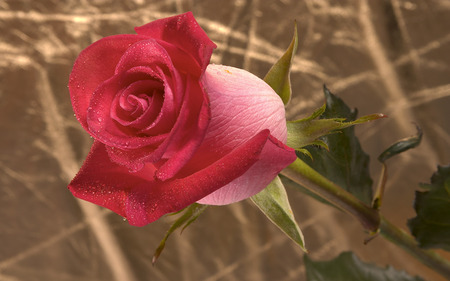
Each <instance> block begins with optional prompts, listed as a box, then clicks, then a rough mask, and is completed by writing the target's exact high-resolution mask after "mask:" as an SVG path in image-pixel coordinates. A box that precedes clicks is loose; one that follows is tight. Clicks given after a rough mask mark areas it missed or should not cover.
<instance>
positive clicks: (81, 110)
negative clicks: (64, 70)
mask: <svg viewBox="0 0 450 281" xmlns="http://www.w3.org/2000/svg"><path fill="white" fill-rule="evenodd" d="M145 39H148V38H147V37H145V36H141V35H134V34H124V35H114V36H109V37H105V38H102V39H100V40H99V41H97V42H95V43H93V44H92V45H90V46H89V47H87V48H86V49H84V50H83V51H82V52H81V53H80V54H79V55H78V58H77V59H76V61H75V63H74V66H73V69H72V72H71V74H70V78H69V90H70V98H71V100H72V106H73V110H74V112H75V115H76V117H77V119H78V121H79V122H80V123H81V125H82V126H83V128H84V129H85V130H86V131H88V128H87V121H86V114H87V109H88V107H89V102H90V100H91V96H92V93H93V92H94V91H95V89H97V87H98V85H99V84H101V83H103V82H104V81H105V80H108V79H109V78H111V77H112V76H113V75H114V70H115V68H116V65H117V63H118V62H119V60H120V58H121V57H122V55H123V53H124V52H125V50H126V49H128V47H129V46H130V45H132V44H133V43H136V42H137V41H140V40H145ZM105 50H107V51H105Z"/></svg>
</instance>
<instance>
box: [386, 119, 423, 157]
mask: <svg viewBox="0 0 450 281" xmlns="http://www.w3.org/2000/svg"><path fill="white" fill-rule="evenodd" d="M416 128H417V134H416V135H415V136H412V137H409V138H405V139H401V140H399V141H397V142H395V143H394V144H393V145H391V146H390V147H389V148H388V149H386V150H385V151H383V153H381V154H380V156H378V161H380V162H381V163H384V162H385V161H386V160H388V159H389V158H391V157H392V156H395V155H397V154H400V153H402V152H404V151H406V150H408V149H411V148H414V147H416V146H418V145H419V144H420V141H421V140H422V129H420V127H419V126H417V125H416Z"/></svg>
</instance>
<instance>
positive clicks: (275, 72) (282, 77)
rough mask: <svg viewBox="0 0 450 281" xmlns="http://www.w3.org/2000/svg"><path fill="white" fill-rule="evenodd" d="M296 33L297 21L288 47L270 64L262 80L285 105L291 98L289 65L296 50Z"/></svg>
mask: <svg viewBox="0 0 450 281" xmlns="http://www.w3.org/2000/svg"><path fill="white" fill-rule="evenodd" d="M297 45H298V35H297V23H295V26H294V37H293V38H292V42H291V44H290V45H289V48H288V49H287V50H286V52H285V53H284V54H283V56H282V57H281V58H280V59H279V60H278V61H277V62H276V63H275V64H274V65H273V66H272V68H271V69H270V70H269V72H268V73H267V74H266V77H264V81H266V83H267V84H269V85H270V87H272V89H273V90H274V91H275V92H276V93H277V94H278V95H279V96H280V97H281V100H283V103H284V105H287V104H288V103H289V101H290V99H291V78H290V72H291V65H292V61H293V60H294V55H295V53H296V52H297Z"/></svg>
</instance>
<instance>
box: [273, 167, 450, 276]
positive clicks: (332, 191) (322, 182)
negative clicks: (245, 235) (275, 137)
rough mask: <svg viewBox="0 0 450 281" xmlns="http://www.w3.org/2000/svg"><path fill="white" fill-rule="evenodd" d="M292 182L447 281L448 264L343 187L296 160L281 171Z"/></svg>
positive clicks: (449, 273)
mask: <svg viewBox="0 0 450 281" xmlns="http://www.w3.org/2000/svg"><path fill="white" fill-rule="evenodd" d="M281 174H282V175H284V176H286V177H288V178H289V179H291V180H293V181H294V182H296V183H298V184H300V185H301V186H303V187H305V188H307V189H308V190H309V191H311V192H313V193H315V194H317V195H319V196H320V197H322V198H323V199H325V200H327V201H328V202H330V203H331V204H332V205H334V206H336V207H338V208H340V209H341V210H343V211H345V212H347V213H349V214H350V215H352V216H354V217H355V218H356V219H358V221H360V222H361V224H362V225H363V226H364V228H365V229H366V230H368V231H370V232H371V233H376V232H377V231H380V234H381V235H382V236H384V237H385V238H386V239H388V240H389V241H391V242H393V243H394V244H396V245H398V246H399V247H401V248H403V249H404V250H406V251H407V252H408V253H410V254H411V255H412V256H413V257H415V258H416V259H418V260H419V261H420V262H422V263H423V264H425V265H426V266H428V267H430V268H431V269H433V270H435V271H436V272H438V273H440V274H441V275H443V276H445V277H446V278H447V279H449V280H450V261H448V260H446V259H444V258H442V257H441V256H440V255H439V254H437V253H436V252H434V251H432V250H424V249H422V248H420V247H419V246H418V244H417V242H416V240H415V239H414V237H412V236H411V235H409V234H407V233H406V232H405V231H403V230H402V229H400V228H398V227H397V226H395V225H394V224H392V223H390V222H389V221H387V220H386V219H385V218H384V217H382V216H381V215H380V214H379V212H378V210H375V209H373V208H371V207H369V206H367V205H366V204H364V203H363V202H362V201H360V200H359V199H357V198H356V197H355V196H353V195H352V194H351V193H349V192H348V191H346V190H344V189H343V188H342V187H340V186H338V185H336V184H335V183H333V182H332V181H330V180H329V179H327V178H326V177H324V176H322V175H321V174H319V173H318V172H317V171H315V170H314V169H313V168H311V167H310V166H308V165H307V164H306V163H305V162H303V161H302V160H300V159H297V160H296V161H294V163H292V164H291V165H289V166H288V167H287V168H286V169H284V170H283V171H282V172H281Z"/></svg>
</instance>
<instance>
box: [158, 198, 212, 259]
mask: <svg viewBox="0 0 450 281" xmlns="http://www.w3.org/2000/svg"><path fill="white" fill-rule="evenodd" d="M207 207H208V205H201V204H197V203H194V204H192V205H190V206H188V207H186V208H185V209H184V210H181V211H179V212H176V213H173V215H176V214H180V213H182V215H181V216H180V217H179V218H178V219H177V220H176V221H175V222H174V223H173V224H172V225H171V226H170V228H169V230H168V231H167V233H166V235H165V236H164V238H163V239H162V240H161V242H160V243H159V246H158V248H157V249H156V250H155V253H154V254H153V259H152V263H153V264H155V263H156V260H157V259H158V257H159V256H160V255H161V253H162V251H163V250H164V247H165V246H166V241H167V239H168V238H169V236H170V235H171V234H172V233H173V232H174V231H175V230H177V229H178V228H180V227H182V229H181V231H183V230H184V229H185V228H186V227H188V226H189V225H190V224H191V223H193V222H194V221H195V220H196V219H197V218H198V217H199V216H200V214H201V213H202V212H203V211H204V210H205V209H206V208H207Z"/></svg>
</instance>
